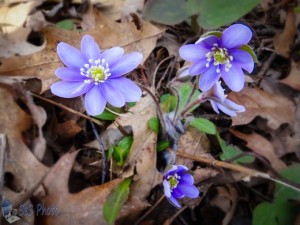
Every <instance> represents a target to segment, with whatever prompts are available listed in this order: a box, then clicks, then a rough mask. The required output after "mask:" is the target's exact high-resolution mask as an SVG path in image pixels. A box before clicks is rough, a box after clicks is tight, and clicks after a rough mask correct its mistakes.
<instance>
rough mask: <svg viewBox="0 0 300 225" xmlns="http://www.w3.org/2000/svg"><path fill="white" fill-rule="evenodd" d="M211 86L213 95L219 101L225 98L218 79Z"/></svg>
mask: <svg viewBox="0 0 300 225" xmlns="http://www.w3.org/2000/svg"><path fill="white" fill-rule="evenodd" d="M212 88H213V95H214V96H215V97H216V98H218V99H220V101H224V100H225V98H226V95H225V94H224V89H223V88H222V86H221V82H219V81H218V82H216V83H215V84H214V86H213V87H212Z"/></svg>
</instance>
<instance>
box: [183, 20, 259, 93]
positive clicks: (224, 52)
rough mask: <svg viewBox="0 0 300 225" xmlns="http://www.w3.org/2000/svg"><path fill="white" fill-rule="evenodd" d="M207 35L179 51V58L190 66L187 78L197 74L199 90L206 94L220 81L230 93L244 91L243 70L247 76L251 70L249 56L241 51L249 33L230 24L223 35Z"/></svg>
mask: <svg viewBox="0 0 300 225" xmlns="http://www.w3.org/2000/svg"><path fill="white" fill-rule="evenodd" d="M211 34H213V35H210V34H208V35H207V36H205V37H203V38H200V39H199V40H198V41H197V42H196V43H195V44H188V45H184V46H182V47H181V48H180V49H179V54H180V56H181V57H182V58H183V59H185V60H187V61H190V62H192V63H193V65H192V66H191V67H190V69H189V74H190V75H191V76H194V75H198V74H201V76H200V79H199V88H200V89H201V90H202V91H207V90H209V89H210V88H211V87H212V86H213V85H214V84H215V83H216V82H217V81H218V80H219V78H220V77H222V78H223V80H224V82H225V83H226V84H227V86H228V87H229V88H230V89H231V90H233V91H240V90H241V89H242V88H243V87H244V79H245V76H244V72H243V69H244V70H246V71H248V72H249V73H251V72H252V71H253V68H254V60H253V58H252V56H251V55H250V54H249V53H248V51H245V50H244V47H245V46H246V44H247V43H248V42H249V41H250V40H251V38H252V31H251V30H250V28H248V27H247V26H245V25H243V24H234V25H232V26H230V27H228V28H227V29H225V30H224V31H223V33H220V32H213V33H211ZM214 34H216V35H214ZM247 47H248V49H250V47H249V46H247Z"/></svg>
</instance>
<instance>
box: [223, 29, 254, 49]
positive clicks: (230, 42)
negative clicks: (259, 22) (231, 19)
mask: <svg viewBox="0 0 300 225" xmlns="http://www.w3.org/2000/svg"><path fill="white" fill-rule="evenodd" d="M251 38H252V31H251V29H250V28H249V27H247V26H245V25H243V24H234V25H231V26H230V27H228V28H227V29H225V30H224V31H223V34H222V45H223V47H225V48H227V49H230V48H238V47H240V46H242V45H245V44H247V43H248V42H249V41H250V40H251Z"/></svg>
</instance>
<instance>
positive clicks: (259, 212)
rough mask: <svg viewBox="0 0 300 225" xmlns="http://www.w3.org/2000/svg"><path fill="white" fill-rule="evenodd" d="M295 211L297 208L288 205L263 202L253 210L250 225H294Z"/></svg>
mask: <svg viewBox="0 0 300 225" xmlns="http://www.w3.org/2000/svg"><path fill="white" fill-rule="evenodd" d="M297 211H298V209H297V207H293V206H292V205H291V204H288V203H279V204H274V203H268V202H263V203H261V204H259V205H258V206H256V207H255V209H254V212H253V220H252V225H266V224H268V225H287V224H294V222H295V218H296V215H297Z"/></svg>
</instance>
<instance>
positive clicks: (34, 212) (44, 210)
mask: <svg viewBox="0 0 300 225" xmlns="http://www.w3.org/2000/svg"><path fill="white" fill-rule="evenodd" d="M2 214H3V216H4V218H5V219H6V221H7V222H8V223H10V224H12V223H14V222H16V221H18V220H20V219H21V217H23V216H58V214H59V209H58V208H57V207H56V206H54V205H52V206H48V207H46V206H45V205H44V203H38V204H36V208H35V209H34V206H33V205H32V204H21V205H19V207H17V209H13V208H12V203H11V201H9V200H8V199H5V200H3V202H2Z"/></svg>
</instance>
